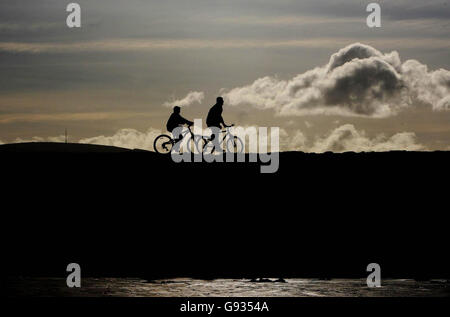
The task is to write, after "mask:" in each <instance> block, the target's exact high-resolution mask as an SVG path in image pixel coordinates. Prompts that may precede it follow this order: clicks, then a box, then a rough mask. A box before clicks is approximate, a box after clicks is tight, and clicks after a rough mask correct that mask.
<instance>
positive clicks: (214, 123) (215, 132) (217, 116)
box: [206, 97, 230, 152]
mask: <svg viewBox="0 0 450 317" xmlns="http://www.w3.org/2000/svg"><path fill="white" fill-rule="evenodd" d="M222 112H223V98H222V97H217V99H216V104H215V105H214V106H212V107H211V109H209V112H208V116H207V117H206V125H207V126H208V128H210V129H211V132H212V134H211V141H212V142H213V144H214V148H213V150H212V151H211V152H214V149H219V148H220V145H219V142H218V141H219V133H220V130H221V129H222V126H223V127H224V128H228V127H230V126H229V125H227V124H226V123H225V121H224V120H223V118H222Z"/></svg>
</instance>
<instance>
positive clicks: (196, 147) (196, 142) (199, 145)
mask: <svg viewBox="0 0 450 317" xmlns="http://www.w3.org/2000/svg"><path fill="white" fill-rule="evenodd" d="M203 146H204V140H203V138H202V137H201V136H200V135H194V138H189V140H188V141H187V147H188V151H189V152H190V153H194V154H200V153H202V151H203Z"/></svg>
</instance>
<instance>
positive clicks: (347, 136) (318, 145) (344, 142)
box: [284, 124, 426, 153]
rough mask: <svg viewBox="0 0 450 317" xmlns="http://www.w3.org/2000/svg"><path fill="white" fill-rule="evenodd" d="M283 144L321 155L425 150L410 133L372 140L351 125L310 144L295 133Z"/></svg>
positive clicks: (298, 132) (298, 133)
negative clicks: (326, 153) (327, 153)
mask: <svg viewBox="0 0 450 317" xmlns="http://www.w3.org/2000/svg"><path fill="white" fill-rule="evenodd" d="M284 144H287V145H288V146H289V150H300V151H304V152H314V153H323V152H327V151H331V152H336V153H339V152H385V151H421V150H426V148H425V147H424V146H423V145H422V144H419V143H417V140H416V135H415V134H414V133H412V132H401V133H397V134H394V135H392V136H390V137H388V136H386V135H384V134H378V135H376V136H375V137H373V138H370V137H368V136H367V135H366V133H365V132H364V131H360V130H357V129H356V128H355V126H354V125H352V124H345V125H342V126H340V127H338V128H336V129H334V130H332V131H330V132H329V133H328V134H327V135H325V136H324V137H319V138H316V139H315V140H314V141H313V142H312V143H311V144H308V143H307V140H306V138H305V136H304V135H303V134H302V133H301V132H300V131H297V132H296V133H295V134H294V136H293V137H290V136H287V138H286V139H285V140H284Z"/></svg>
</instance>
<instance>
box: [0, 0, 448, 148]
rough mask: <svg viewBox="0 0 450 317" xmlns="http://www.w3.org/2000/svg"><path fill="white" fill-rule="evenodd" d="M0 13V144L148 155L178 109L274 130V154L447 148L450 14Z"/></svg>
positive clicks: (40, 5) (140, 6)
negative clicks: (375, 23) (374, 24)
mask: <svg viewBox="0 0 450 317" xmlns="http://www.w3.org/2000/svg"><path fill="white" fill-rule="evenodd" d="M69 2H70V1H61V0H35V1H29V0H25V1H24V0H3V1H1V2H0V83H1V84H0V142H3V143H8V142H16V141H27V140H50V141H58V140H60V136H61V135H62V134H64V129H65V128H67V129H68V131H69V136H70V140H71V141H74V142H78V141H82V142H91V143H103V144H114V145H120V146H127V147H142V148H151V144H152V142H153V138H154V136H155V135H156V134H158V133H159V132H161V131H163V130H164V127H165V122H166V120H167V118H168V116H169V114H170V112H171V110H170V109H171V107H172V106H173V105H175V104H179V105H181V106H183V110H182V112H183V114H184V115H185V116H186V117H188V118H190V119H193V118H203V119H205V116H206V113H207V111H208V109H209V107H210V106H211V105H212V104H214V101H215V98H216V97H217V96H218V95H223V96H224V97H225V100H226V104H225V108H224V109H225V113H224V117H225V120H226V121H228V122H230V123H235V124H237V125H241V126H244V127H251V126H267V127H270V126H278V127H280V128H281V137H282V145H283V147H284V149H298V150H309V151H317V152H321V151H326V150H332V151H346V150H356V151H359V150H362V151H364V150H390V149H408V150H419V149H425V150H434V149H441V150H447V149H450V71H449V70H450V50H449V48H450V19H449V18H450V3H449V2H448V0H429V1H423V0H396V1H378V3H379V4H380V5H381V9H382V11H381V13H382V22H381V23H382V26H381V28H369V27H367V25H366V18H367V15H368V13H367V12H366V6H367V4H368V3H370V2H372V1H355V0H302V1H300V0H277V1H272V0H220V1H219V0H165V1H156V0H155V1H144V0H127V1H125V0H121V1H119V0H96V1H92V0H91V1H85V0H79V1H77V3H79V4H80V6H81V10H82V16H81V23H82V27H81V28H72V29H69V28H68V27H67V26H66V17H67V14H68V13H67V12H66V6H67V4H69Z"/></svg>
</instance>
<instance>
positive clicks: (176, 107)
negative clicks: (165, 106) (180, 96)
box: [173, 106, 181, 113]
mask: <svg viewBox="0 0 450 317" xmlns="http://www.w3.org/2000/svg"><path fill="white" fill-rule="evenodd" d="M173 112H175V113H180V112H181V108H180V107H178V106H175V107H173Z"/></svg>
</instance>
